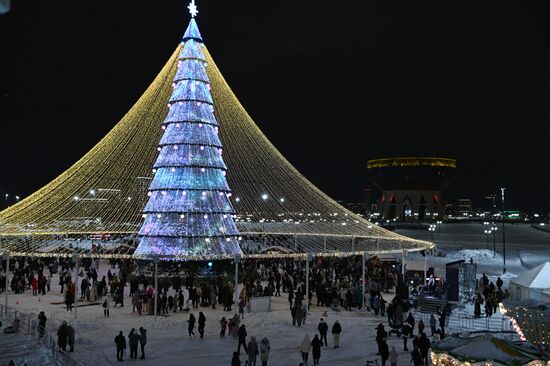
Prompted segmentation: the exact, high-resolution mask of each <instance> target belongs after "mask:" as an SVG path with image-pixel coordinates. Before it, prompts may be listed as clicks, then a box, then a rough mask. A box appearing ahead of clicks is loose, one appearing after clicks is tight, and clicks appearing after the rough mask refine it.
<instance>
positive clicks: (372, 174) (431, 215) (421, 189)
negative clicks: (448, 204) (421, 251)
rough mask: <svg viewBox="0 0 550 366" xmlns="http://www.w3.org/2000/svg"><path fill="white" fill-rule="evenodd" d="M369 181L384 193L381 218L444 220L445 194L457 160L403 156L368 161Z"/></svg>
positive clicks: (380, 212) (380, 202) (380, 210)
mask: <svg viewBox="0 0 550 366" xmlns="http://www.w3.org/2000/svg"><path fill="white" fill-rule="evenodd" d="M367 168H368V173H369V178H370V180H371V182H372V183H373V184H374V186H375V187H376V188H378V189H380V190H381V191H382V195H381V196H380V201H379V205H378V214H379V218H380V219H384V220H393V219H395V220H396V221H417V220H432V219H437V218H438V217H442V216H443V213H444V210H445V204H444V200H443V198H442V196H441V192H442V191H443V190H444V189H445V188H446V187H447V186H448V184H449V183H450V181H451V179H452V177H453V174H454V171H455V169H456V160H454V159H448V158H435V157H399V158H385V159H375V160H370V161H368V162H367Z"/></svg>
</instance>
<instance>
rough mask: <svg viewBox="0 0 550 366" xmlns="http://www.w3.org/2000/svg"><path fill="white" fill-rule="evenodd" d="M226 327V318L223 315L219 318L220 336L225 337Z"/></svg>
mask: <svg viewBox="0 0 550 366" xmlns="http://www.w3.org/2000/svg"><path fill="white" fill-rule="evenodd" d="M226 328H227V320H226V319H225V316H224V317H222V320H220V337H225V329H226Z"/></svg>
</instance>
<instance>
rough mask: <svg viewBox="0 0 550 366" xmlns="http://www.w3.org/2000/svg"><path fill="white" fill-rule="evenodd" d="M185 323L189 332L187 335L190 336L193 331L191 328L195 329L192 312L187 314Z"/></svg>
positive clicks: (193, 333)
mask: <svg viewBox="0 0 550 366" xmlns="http://www.w3.org/2000/svg"><path fill="white" fill-rule="evenodd" d="M187 323H188V326H187V331H188V332H189V337H191V335H193V336H194V335H195V332H194V331H193V330H194V329H195V316H194V315H193V313H191V314H189V320H188V321H187Z"/></svg>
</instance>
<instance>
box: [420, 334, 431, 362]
mask: <svg viewBox="0 0 550 366" xmlns="http://www.w3.org/2000/svg"><path fill="white" fill-rule="evenodd" d="M430 346H431V345H430V340H429V339H428V337H426V333H422V334H421V335H420V340H419V342H418V348H420V356H422V363H423V364H424V365H426V366H428V351H429V350H430Z"/></svg>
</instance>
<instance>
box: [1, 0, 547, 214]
mask: <svg viewBox="0 0 550 366" xmlns="http://www.w3.org/2000/svg"><path fill="white" fill-rule="evenodd" d="M363 3H366V4H363ZM407 3H410V4H408V5H403V4H401V5H399V6H397V3H392V4H394V6H393V7H391V6H389V5H390V4H389V3H388V2H376V3H375V2H371V1H369V2H336V1H334V2H328V1H327V2H319V1H309V0H307V1H305V0H301V1H286V0H285V1H258V0H254V1H253V0H243V1H211V0H210V1H208V0H197V5H198V8H199V15H198V17H197V22H198V24H199V28H200V30H201V33H202V35H203V38H204V40H205V43H206V45H207V47H208V49H209V50H210V52H211V53H212V55H213V57H214V59H215V60H216V63H217V64H218V66H219V67H220V69H221V70H222V72H223V74H224V76H225V78H226V79H227V81H228V82H229V84H230V85H231V87H232V89H233V91H234V92H235V93H236V94H237V96H238V97H239V99H240V101H241V102H242V103H243V105H244V106H245V108H246V109H247V110H248V112H249V113H250V115H251V116H252V117H253V118H254V120H255V121H256V123H257V124H258V125H259V127H260V128H261V129H262V131H263V132H264V133H265V134H266V135H267V136H268V138H269V139H270V140H271V141H272V142H273V143H274V145H275V146H276V147H277V148H278V149H279V150H280V151H281V152H282V153H283V155H284V156H286V158H287V159H288V160H289V161H290V162H291V163H292V164H294V165H295V166H296V167H297V168H298V170H300V171H301V172H302V173H303V174H304V175H305V176H306V177H307V178H309V179H310V180H311V181H312V182H313V183H314V184H316V185H317V186H318V187H320V188H321V189H322V190H323V191H325V192H326V193H328V194H329V195H330V196H331V197H333V198H335V199H341V200H345V201H361V200H362V197H363V193H362V191H363V188H365V187H369V182H368V180H367V172H366V162H367V160H369V159H374V158H380V157H391V156H400V155H404V156H414V155H422V156H442V157H451V158H456V159H457V160H458V166H459V169H458V170H457V172H456V178H455V180H454V182H453V183H452V185H451V186H450V187H449V189H448V192H447V197H448V198H449V199H451V200H453V199H457V198H463V197H467V198H472V199H473V200H474V203H475V204H476V205H477V206H481V207H483V208H488V207H489V200H487V199H485V198H484V197H485V196H487V195H489V194H491V193H497V192H499V191H500V190H499V187H502V186H504V187H507V191H506V195H507V196H506V199H507V206H508V208H517V209H522V210H527V211H532V210H535V211H536V210H547V209H548V208H549V207H550V203H549V201H550V190H549V189H548V181H549V178H550V172H549V164H548V138H549V136H550V135H549V133H548V128H547V124H548V122H549V115H550V107H549V106H550V103H549V97H550V95H549V94H550V93H549V72H548V67H547V65H549V60H548V57H547V53H546V52H545V51H547V49H548V44H545V38H546V42H547V40H548V35H549V34H548V32H547V29H548V28H547V27H545V22H546V21H547V19H546V17H545V14H546V13H545V12H544V11H542V10H543V9H538V8H536V7H535V6H536V4H531V3H530V2H529V4H527V3H526V2H522V3H519V2H516V3H514V4H513V7H508V5H506V4H503V3H502V4H499V5H498V7H494V6H489V5H488V4H487V5H482V6H485V8H482V7H480V6H479V4H478V5H476V6H475V7H471V8H469V7H467V5H465V4H463V3H460V6H462V7H461V8H458V7H450V6H448V5H447V7H442V8H437V7H435V6H433V5H428V4H425V5H424V4H422V3H419V2H407ZM413 3H414V4H413ZM336 5H337V6H339V7H338V8H335V6H336ZM359 6H361V7H359ZM186 7H187V2H186V1H182V0H177V1H176V0H161V1H135V0H134V1H37V0H34V1H33V0H13V4H12V12H11V13H8V14H6V15H3V16H0V66H1V70H0V127H1V130H0V167H1V172H2V173H1V174H0V194H1V195H0V207H1V206H2V205H3V204H4V202H3V198H4V197H3V193H10V194H11V195H15V194H18V195H20V196H27V195H29V194H31V193H32V192H34V191H35V190H36V189H38V188H40V187H41V186H43V185H44V184H46V183H48V182H49V181H50V180H51V179H53V178H54V177H56V176H57V175H58V174H60V173H61V172H63V171H64V170H65V169H66V168H68V167H69V166H70V165H71V164H72V163H74V162H75V161H76V160H77V159H79V158H80V157H81V156H82V155H84V154H85V153H86V152H87V151H88V150H89V149H90V148H91V147H92V146H93V145H94V144H95V143H96V142H97V141H99V139H100V138H101V137H103V136H104V135H105V134H106V133H107V132H108V131H109V130H110V129H111V128H112V127H113V126H114V125H115V124H116V122H117V121H118V120H119V119H120V118H121V117H122V116H123V115H124V114H125V113H126V111H127V110H128V109H129V108H130V107H131V106H132V105H133V103H134V102H135V101H136V100H137V99H138V98H139V96H140V95H141V94H142V93H143V91H145V89H146V88H147V86H148V85H149V83H150V82H151V81H152V80H153V78H154V77H155V75H156V74H157V73H158V72H159V71H160V69H161V67H162V65H164V63H165V62H166V60H167V59H168V57H169V56H170V54H171V53H172V52H173V50H174V48H175V47H176V46H177V44H178V42H179V41H180V39H181V36H182V35H183V32H184V31H185V28H186V26H187V23H188V21H189V14H188V12H187V8H186ZM527 7H530V8H527ZM159 123H160V122H159Z"/></svg>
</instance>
